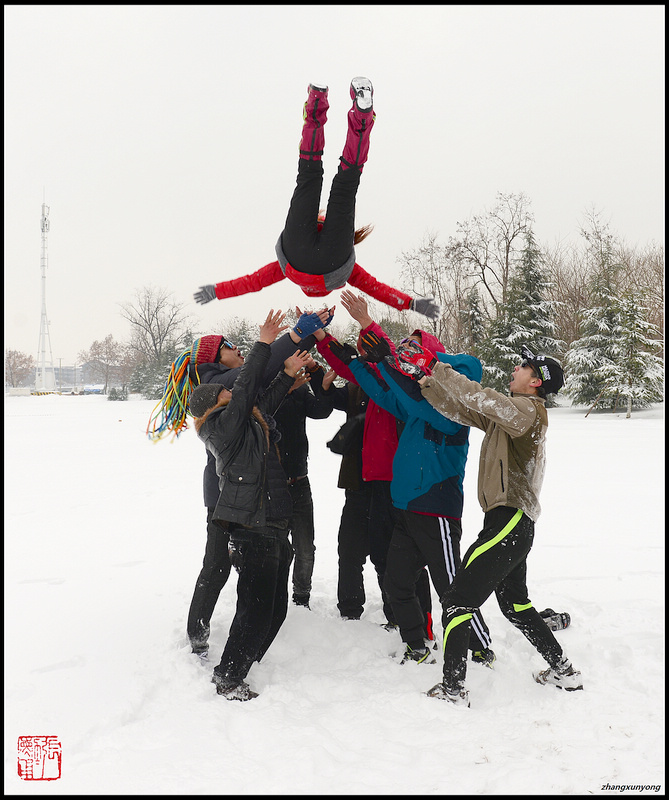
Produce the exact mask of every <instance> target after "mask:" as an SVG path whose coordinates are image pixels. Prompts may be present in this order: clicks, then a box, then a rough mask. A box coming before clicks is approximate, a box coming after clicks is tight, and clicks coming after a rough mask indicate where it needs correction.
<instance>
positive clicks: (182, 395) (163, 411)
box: [146, 334, 225, 442]
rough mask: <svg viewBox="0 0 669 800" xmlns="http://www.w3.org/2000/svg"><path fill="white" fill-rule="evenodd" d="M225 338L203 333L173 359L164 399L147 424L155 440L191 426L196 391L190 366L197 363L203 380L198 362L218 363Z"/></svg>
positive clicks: (196, 365)
mask: <svg viewBox="0 0 669 800" xmlns="http://www.w3.org/2000/svg"><path fill="white" fill-rule="evenodd" d="M224 340H225V337H224V336H220V335H214V334H210V335H208V336H201V337H200V338H199V339H196V340H195V341H194V342H193V344H192V346H191V347H189V348H188V350H184V352H183V353H181V355H180V356H179V357H178V358H176V359H175V360H174V361H173V362H172V366H171V367H170V374H169V375H168V376H167V380H166V381H165V387H164V388H163V394H162V397H161V398H160V402H159V403H158V405H156V406H155V408H154V409H153V411H152V412H151V416H150V417H149V422H148V425H147V426H146V434H147V436H148V437H149V439H150V440H151V441H152V442H159V441H160V440H161V439H162V438H163V436H165V435H166V434H167V433H173V434H174V435H175V436H176V437H178V436H179V434H180V433H182V431H185V430H186V429H187V428H188V424H187V422H186V418H187V416H188V415H189V414H190V413H191V412H190V410H189V408H188V401H189V398H190V396H191V392H192V391H193V381H192V380H191V376H190V367H191V365H192V366H193V367H194V372H195V377H196V378H197V382H198V383H199V382H200V375H199V374H198V371H197V367H198V364H215V363H216V361H217V360H218V351H219V349H220V347H221V345H222V344H223V341H224ZM196 385H197V384H196ZM191 416H192V414H191Z"/></svg>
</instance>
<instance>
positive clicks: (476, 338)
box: [460, 287, 486, 358]
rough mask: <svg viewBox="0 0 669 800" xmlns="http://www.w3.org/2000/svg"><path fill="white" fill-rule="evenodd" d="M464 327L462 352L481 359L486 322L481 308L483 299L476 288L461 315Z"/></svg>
mask: <svg viewBox="0 0 669 800" xmlns="http://www.w3.org/2000/svg"><path fill="white" fill-rule="evenodd" d="M460 323H461V325H462V332H463V333H462V352H463V353H471V355H473V356H476V357H477V358H480V351H481V344H482V342H483V341H484V340H485V338H486V320H485V317H484V315H483V309H482V308H481V298H480V297H479V293H478V290H477V289H476V287H474V288H473V289H470V291H469V292H468V294H467V298H466V300H465V307H464V310H463V311H462V312H461V313H460Z"/></svg>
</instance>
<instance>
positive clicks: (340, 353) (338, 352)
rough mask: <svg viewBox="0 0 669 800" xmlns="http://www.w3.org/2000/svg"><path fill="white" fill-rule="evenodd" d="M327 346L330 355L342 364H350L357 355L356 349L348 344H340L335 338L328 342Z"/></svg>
mask: <svg viewBox="0 0 669 800" xmlns="http://www.w3.org/2000/svg"><path fill="white" fill-rule="evenodd" d="M328 347H329V348H330V351H331V352H332V355H334V356H336V357H337V358H338V359H339V360H340V361H342V362H343V363H344V364H350V363H351V361H353V359H354V358H357V357H358V351H357V350H356V349H355V347H352V346H351V345H350V344H341V342H338V341H337V340H336V339H333V340H332V341H331V342H328Z"/></svg>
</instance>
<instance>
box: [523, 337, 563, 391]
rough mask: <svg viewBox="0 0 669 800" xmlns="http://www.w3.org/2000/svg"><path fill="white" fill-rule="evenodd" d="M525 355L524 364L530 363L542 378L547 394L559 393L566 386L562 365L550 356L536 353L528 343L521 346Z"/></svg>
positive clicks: (542, 384)
mask: <svg viewBox="0 0 669 800" xmlns="http://www.w3.org/2000/svg"><path fill="white" fill-rule="evenodd" d="M520 352H521V354H522V356H523V359H524V361H523V365H525V364H529V365H530V366H531V367H532V369H533V370H534V371H535V372H536V373H537V375H538V376H539V378H541V386H542V388H543V390H544V392H545V393H546V394H557V393H558V392H559V391H560V389H561V388H562V387H563V386H564V372H563V371H562V365H561V364H560V362H559V361H556V359H554V358H550V356H545V355H543V354H541V353H540V354H538V355H535V354H534V353H533V352H532V351H531V350H530V348H529V347H528V346H527V345H525V344H524V345H523V346H522V347H521V348H520Z"/></svg>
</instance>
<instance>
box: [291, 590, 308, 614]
mask: <svg viewBox="0 0 669 800" xmlns="http://www.w3.org/2000/svg"><path fill="white" fill-rule="evenodd" d="M293 603H294V604H295V605H296V606H302V607H303V608H307V609H309V595H308V594H295V592H293ZM309 610H311V609H309Z"/></svg>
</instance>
